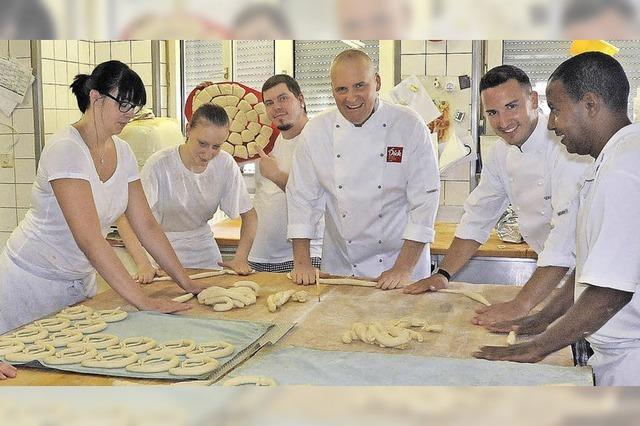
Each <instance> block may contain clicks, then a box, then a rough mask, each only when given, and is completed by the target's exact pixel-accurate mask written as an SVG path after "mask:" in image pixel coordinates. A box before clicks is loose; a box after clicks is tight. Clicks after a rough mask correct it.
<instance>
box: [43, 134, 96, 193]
mask: <svg viewBox="0 0 640 426" xmlns="http://www.w3.org/2000/svg"><path fill="white" fill-rule="evenodd" d="M38 167H39V168H40V170H41V172H42V174H43V176H44V177H45V178H46V179H47V181H49V182H51V181H52V180H56V179H65V178H66V179H82V180H90V176H91V175H92V174H93V173H95V167H94V166H93V163H92V161H91V158H90V157H89V156H88V155H87V153H86V152H85V151H84V150H83V149H82V147H81V146H80V145H79V144H78V143H77V142H75V141H73V140H71V139H59V140H56V141H52V142H49V145H47V146H45V149H44V151H43V152H42V156H41V157H40V163H39V165H38Z"/></svg>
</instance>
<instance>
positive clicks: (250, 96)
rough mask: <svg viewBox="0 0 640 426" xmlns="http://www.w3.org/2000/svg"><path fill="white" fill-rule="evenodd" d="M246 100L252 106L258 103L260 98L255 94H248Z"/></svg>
mask: <svg viewBox="0 0 640 426" xmlns="http://www.w3.org/2000/svg"><path fill="white" fill-rule="evenodd" d="M244 100H245V101H247V102H249V103H250V104H251V105H253V104H256V103H258V97H257V96H256V95H254V94H253V93H247V95H246V96H245V97H244Z"/></svg>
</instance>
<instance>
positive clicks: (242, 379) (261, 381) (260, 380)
mask: <svg viewBox="0 0 640 426" xmlns="http://www.w3.org/2000/svg"><path fill="white" fill-rule="evenodd" d="M242 385H256V386H277V383H276V381H275V380H274V379H272V378H271V377H266V376H237V377H234V378H232V379H229V380H227V381H225V382H224V383H222V386H242Z"/></svg>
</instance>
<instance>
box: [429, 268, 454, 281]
mask: <svg viewBox="0 0 640 426" xmlns="http://www.w3.org/2000/svg"><path fill="white" fill-rule="evenodd" d="M435 274H440V275H442V276H443V277H445V278H446V280H447V282H449V281H451V274H450V273H449V272H447V271H445V270H444V269H442V268H436V270H435V271H433V275H435Z"/></svg>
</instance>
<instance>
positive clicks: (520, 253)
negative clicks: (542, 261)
mask: <svg viewBox="0 0 640 426" xmlns="http://www.w3.org/2000/svg"><path fill="white" fill-rule="evenodd" d="M241 223H242V222H241V219H240V218H237V219H227V220H224V221H222V222H220V223H218V224H216V225H214V227H213V236H214V238H215V239H216V242H217V243H218V246H220V247H225V246H226V247H236V246H237V245H238V241H239V240H240V225H241ZM456 226H457V224H456V223H436V225H435V229H436V236H435V240H434V242H433V243H432V244H431V254H432V255H444V254H446V252H447V250H448V249H449V246H450V245H451V242H452V241H453V237H454V234H455V231H456ZM476 256H478V257H505V258H525V259H536V258H537V255H536V252H535V251H533V250H532V249H531V248H530V247H529V245H528V244H526V243H520V244H514V243H506V242H504V241H501V240H500V238H498V235H497V234H496V232H495V230H494V231H492V232H491V236H490V237H489V240H488V241H487V242H486V243H484V244H483V245H482V246H480V248H479V249H478V251H477V253H476Z"/></svg>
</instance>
